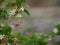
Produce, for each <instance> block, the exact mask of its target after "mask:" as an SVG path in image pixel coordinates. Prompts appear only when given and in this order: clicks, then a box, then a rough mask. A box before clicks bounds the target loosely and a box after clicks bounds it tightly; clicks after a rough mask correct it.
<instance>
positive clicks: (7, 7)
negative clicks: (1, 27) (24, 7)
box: [6, 3, 16, 9]
mask: <svg viewBox="0 0 60 45" xmlns="http://www.w3.org/2000/svg"><path fill="white" fill-rule="evenodd" d="M14 6H16V3H10V4H7V5H6V9H10V8H12V7H14Z"/></svg>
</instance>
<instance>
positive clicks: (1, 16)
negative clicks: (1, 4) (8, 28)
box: [0, 10, 8, 19]
mask: <svg viewBox="0 0 60 45" xmlns="http://www.w3.org/2000/svg"><path fill="white" fill-rule="evenodd" d="M7 18H8V13H7V11H6V10H0V19H7Z"/></svg>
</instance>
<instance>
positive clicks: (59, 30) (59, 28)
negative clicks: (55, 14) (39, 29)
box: [56, 24, 60, 35]
mask: <svg viewBox="0 0 60 45" xmlns="http://www.w3.org/2000/svg"><path fill="white" fill-rule="evenodd" d="M56 28H57V29H58V33H57V35H60V24H56Z"/></svg>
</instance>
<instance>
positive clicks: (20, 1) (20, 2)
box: [16, 0, 26, 4]
mask: <svg viewBox="0 0 60 45" xmlns="http://www.w3.org/2000/svg"><path fill="white" fill-rule="evenodd" d="M25 2H26V0H16V3H18V4H23V3H25Z"/></svg>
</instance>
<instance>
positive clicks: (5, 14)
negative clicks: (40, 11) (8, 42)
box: [0, 0, 30, 19]
mask: <svg viewBox="0 0 60 45" xmlns="http://www.w3.org/2000/svg"><path fill="white" fill-rule="evenodd" d="M4 2H6V3H7V4H6V5H5V8H3V9H2V8H1V6H2V3H4ZM25 3H26V0H16V1H15V2H11V1H10V0H0V18H2V19H7V18H9V16H17V14H19V15H21V14H22V13H24V12H25V13H26V14H27V15H30V14H29V12H28V10H27V9H26V8H25V6H26V5H25ZM22 7H23V8H22ZM10 10H11V11H12V10H14V13H15V14H13V11H12V12H11V11H10ZM11 13H12V14H13V15H12V14H11ZM21 16H22V15H21Z"/></svg>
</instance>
